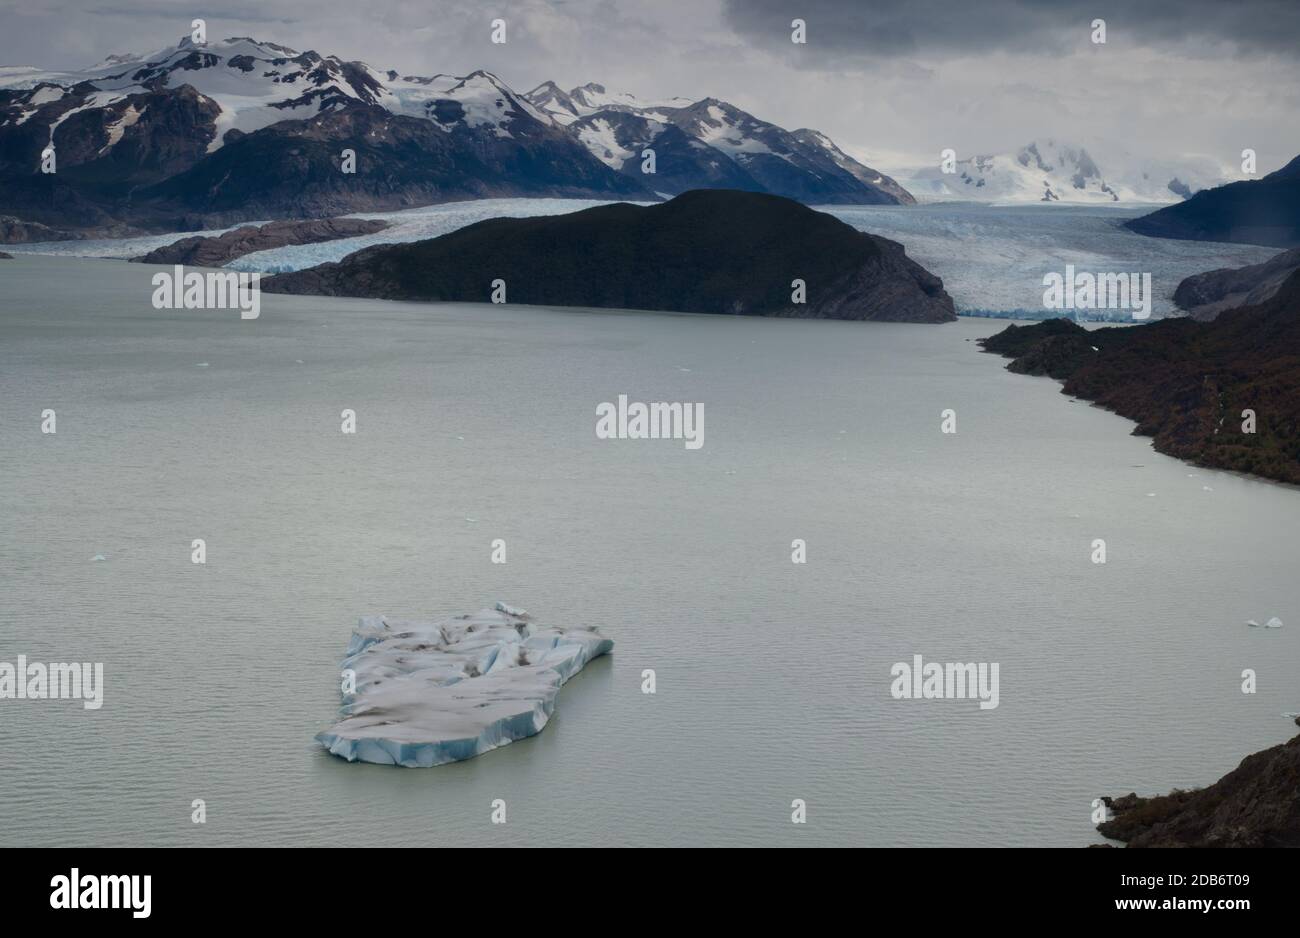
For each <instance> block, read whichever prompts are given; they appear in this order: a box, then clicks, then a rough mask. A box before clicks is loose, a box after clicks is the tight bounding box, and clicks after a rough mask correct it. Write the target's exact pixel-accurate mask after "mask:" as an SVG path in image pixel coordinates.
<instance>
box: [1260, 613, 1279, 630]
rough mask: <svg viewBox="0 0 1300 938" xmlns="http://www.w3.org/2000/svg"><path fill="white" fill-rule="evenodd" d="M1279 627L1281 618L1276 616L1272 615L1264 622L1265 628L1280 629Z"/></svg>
mask: <svg viewBox="0 0 1300 938" xmlns="http://www.w3.org/2000/svg"><path fill="white" fill-rule="evenodd" d="M1281 627H1282V620H1281V619H1279V618H1278V617H1277V616H1274V617H1273V618H1271V619H1269V620H1268V621H1267V622H1265V623H1264V628H1266V629H1280V628H1281Z"/></svg>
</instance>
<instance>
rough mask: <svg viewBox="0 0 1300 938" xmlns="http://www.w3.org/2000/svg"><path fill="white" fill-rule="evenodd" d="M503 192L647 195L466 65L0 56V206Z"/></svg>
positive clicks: (124, 209)
mask: <svg viewBox="0 0 1300 938" xmlns="http://www.w3.org/2000/svg"><path fill="white" fill-rule="evenodd" d="M50 144H54V148H55V153H56V156H57V167H58V168H57V173H55V174H52V175H49V176H46V175H42V174H40V172H39V167H40V164H41V154H42V151H44V150H45V149H46V147H47V146H49V145H50ZM345 148H346V149H350V150H352V151H354V152H355V154H356V172H355V174H352V175H348V174H344V173H342V172H340V166H341V163H340V159H341V158H340V154H341V152H342V151H343V150H344V149H345ZM520 195H535V196H556V197H587V198H621V197H632V198H638V199H647V200H652V199H653V198H654V195H653V193H652V192H651V190H650V189H649V188H647V187H646V186H644V185H642V184H641V183H640V181H639V180H636V179H633V178H631V177H629V176H626V175H623V174H619V173H615V172H613V171H612V170H610V169H609V168H608V167H607V166H606V165H604V164H603V163H601V162H600V161H599V160H597V159H595V158H594V157H593V156H592V155H591V154H590V152H589V151H588V150H587V148H586V147H583V146H581V145H580V144H578V143H577V141H575V140H574V139H573V138H572V137H571V136H570V135H569V133H568V132H567V131H566V130H565V129H564V128H563V127H562V126H560V125H559V124H558V123H556V122H555V121H554V120H552V118H551V117H550V116H549V115H547V114H546V113H544V112H542V111H540V110H539V109H537V108H536V107H534V106H533V105H532V104H531V103H530V102H528V101H527V100H525V99H524V98H523V97H522V96H520V95H518V94H516V93H515V92H514V91H513V90H511V89H510V88H509V87H508V86H507V85H506V84H505V83H504V82H502V81H501V80H500V79H498V78H497V77H496V76H494V75H492V74H490V73H488V72H483V71H478V72H474V73H472V74H470V75H467V76H463V77H460V76H449V75H434V76H433V77H428V78H426V77H419V76H403V75H400V74H398V73H397V72H394V71H379V70H377V69H375V68H372V67H371V66H369V65H366V64H365V63H362V62H349V61H344V60H342V59H340V58H338V57H337V56H332V55H331V56H322V55H320V54H318V53H316V52H310V51H309V52H301V53H300V52H297V51H295V50H293V49H290V48H288V47H286V46H282V45H278V44H276V43H269V42H259V41H256V40H253V39H248V38H236V39H227V40H222V41H213V42H209V43H206V44H204V45H195V44H194V43H192V42H190V41H189V40H188V39H185V40H182V41H181V42H180V43H179V44H178V45H177V46H175V47H171V48H168V49H162V50H159V51H158V52H155V53H152V54H149V55H141V56H116V57H110V58H109V59H106V60H105V61H103V62H101V63H100V64H99V65H96V66H94V67H92V68H91V69H88V70H85V71H75V72H51V71H42V70H38V69H31V68H17V69H15V68H6V69H0V214H6V213H7V214H15V215H20V216H22V217H25V218H27V219H28V220H31V221H47V222H48V223H50V224H55V225H62V226H67V225H72V226H99V225H108V224H113V223H119V222H122V221H129V222H130V223H131V224H138V225H145V226H149V227H157V226H174V225H180V226H187V225H193V224H196V223H202V224H206V223H208V222H211V223H216V224H222V223H228V222H232V221H238V220H244V219H247V218H253V217H256V218H268V217H283V216H292V215H317V214H323V213H327V212H332V213H337V212H340V211H357V210H362V209H385V208H402V207H410V206H412V205H420V204H428V203H431V202H440V201H447V200H449V199H466V198H478V197H485V196H520ZM204 219H206V222H204V221H203V220H204Z"/></svg>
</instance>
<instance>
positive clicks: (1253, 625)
mask: <svg viewBox="0 0 1300 938" xmlns="http://www.w3.org/2000/svg"><path fill="white" fill-rule="evenodd" d="M1246 624H1247V625H1249V626H1250V627H1251V628H1252V629H1257V628H1259V623H1258V622H1256V621H1255V620H1254V619H1247V620H1246Z"/></svg>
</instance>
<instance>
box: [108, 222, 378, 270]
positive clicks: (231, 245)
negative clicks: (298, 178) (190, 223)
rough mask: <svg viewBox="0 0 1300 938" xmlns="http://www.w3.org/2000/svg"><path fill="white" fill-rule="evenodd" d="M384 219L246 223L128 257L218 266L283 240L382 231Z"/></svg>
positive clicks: (330, 238) (279, 244)
mask: <svg viewBox="0 0 1300 938" xmlns="http://www.w3.org/2000/svg"><path fill="white" fill-rule="evenodd" d="M388 225H389V223H388V222H386V221H380V220H378V219H372V218H320V219H313V220H310V221H274V222H269V223H268V224H265V225H261V226H257V225H247V226H245V227H243V228H236V229H235V230H234V231H227V232H225V233H224V234H221V235H217V236H215V237H201V236H199V237H193V238H182V239H181V240H179V241H176V242H174V243H172V244H168V245H165V246H163V247H160V248H155V249H154V250H152V251H150V252H149V253H148V254H145V255H143V256H141V257H133V258H131V260H133V261H137V262H139V263H141V264H190V265H192V266H195V267H221V266H224V265H225V264H228V263H229V262H230V261H233V260H234V259H235V258H237V257H243V256H244V255H245V254H252V253H253V252H255V251H267V250H270V249H271V248H278V247H283V246H285V245H286V244H316V243H318V242H321V241H335V240H337V239H339V238H355V237H357V236H359V235H367V234H374V233H375V232H377V231H383V230H384V229H385V228H387V227H388Z"/></svg>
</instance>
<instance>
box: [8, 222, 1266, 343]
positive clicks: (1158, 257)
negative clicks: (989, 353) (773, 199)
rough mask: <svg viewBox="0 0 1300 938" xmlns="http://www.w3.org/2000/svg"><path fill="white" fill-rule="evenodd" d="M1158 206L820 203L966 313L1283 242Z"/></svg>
mask: <svg viewBox="0 0 1300 938" xmlns="http://www.w3.org/2000/svg"><path fill="white" fill-rule="evenodd" d="M607 204H609V203H608V202H606V201H600V200H586V199H558V198H540V199H533V198H501V199H479V200H474V201H465V202H444V203H440V204H437V205H426V206H420V207H418V208H410V209H403V210H400V211H395V212H358V213H355V214H353V215H349V216H346V217H349V218H378V219H384V220H386V221H388V222H389V223H390V224H391V227H389V228H387V229H385V230H383V231H379V232H376V233H375V234H370V235H361V236H358V237H355V238H342V239H339V240H337V241H322V242H318V243H316V244H297V245H286V246H284V247H279V248H270V249H268V250H265V251H258V252H255V253H252V254H245V255H244V256H243V257H240V258H237V259H235V260H234V261H231V262H230V263H229V264H227V265H226V268H225V269H227V270H234V271H239V272H247V273H253V272H261V273H267V274H275V273H284V272H287V271H294V270H302V269H303V268H305V267H312V266H315V265H316V264H323V263H326V262H328V261H338V260H341V259H342V258H343V257H345V256H346V255H348V254H351V253H352V252H353V251H358V250H360V249H362V248H365V247H370V246H371V245H374V244H397V243H403V242H410V241H420V240H423V239H425V238H436V237H438V236H439V235H443V234H448V233H449V232H452V231H456V230H457V229H459V228H463V227H465V226H466V225H472V224H474V223H475V222H479V221H483V220H485V219H488V218H503V217H508V218H527V217H533V216H537V215H561V214H565V213H568V212H576V211H579V210H581V209H584V208H592V207H594V206H597V205H607ZM634 204H639V205H645V204H648V203H644V202H639V203H634ZM1157 207H1158V206H1155V205H1147V206H1135V205H1131V204H1121V205H1061V204H1053V205H1036V204H1029V205H1016V204H1008V205H998V204H989V203H977V202H930V203H924V204H921V205H905V206H899V205H820V206H816V208H817V209H818V210H819V211H823V212H829V213H830V214H831V215H834V216H835V217H836V218H838V219H840V220H841V221H843V222H846V223H848V224H850V225H852V226H853V227H855V228H857V229H859V230H861V231H868V232H870V233H871V234H876V235H881V236H882V237H886V238H891V239H893V240H895V241H899V242H901V243H902V244H903V245H905V246H906V248H907V255H908V257H910V258H912V259H913V260H915V261H916V262H917V263H919V264H921V265H923V266H924V267H925V268H926V269H928V270H931V271H933V272H934V273H935V274H937V275H938V276H940V277H942V278H943V282H944V288H945V289H946V290H947V291H948V293H949V294H950V295H951V296H952V298H953V302H954V303H955V304H956V306H957V312H958V313H959V314H961V315H965V316H972V315H974V316H988V315H993V316H1001V317H1006V318H1023V319H1034V318H1043V317H1044V316H1045V315H1047V314H1046V313H1045V312H1044V309H1043V275H1044V274H1046V273H1050V272H1057V273H1059V272H1061V271H1064V270H1065V265H1066V264H1073V265H1074V266H1075V269H1076V270H1078V271H1089V272H1091V273H1094V274H1100V273H1105V272H1110V271H1114V272H1127V271H1139V272H1149V273H1150V274H1151V278H1152V283H1153V286H1154V288H1155V295H1154V297H1153V301H1152V316H1153V318H1159V317H1162V316H1169V315H1178V310H1177V307H1175V306H1174V302H1173V292H1174V289H1175V288H1176V287H1177V286H1178V284H1179V282H1180V281H1181V280H1182V279H1183V278H1184V277H1187V276H1190V275H1191V274H1197V273H1201V272H1203V271H1206V270H1215V269H1218V268H1222V267H1241V266H1244V265H1246V264H1259V263H1262V262H1263V261H1266V260H1268V259H1269V258H1270V257H1272V256H1274V255H1275V254H1277V253H1278V249H1277V248H1268V247H1259V246H1256V245H1251V244H1222V243H1218V242H1213V241H1175V240H1171V239H1167V238H1149V237H1146V236H1145V235H1140V234H1137V233H1136V232H1133V231H1130V230H1128V229H1127V228H1125V227H1124V226H1123V224H1122V222H1124V221H1125V220H1126V219H1129V218H1134V217H1136V216H1138V215H1141V214H1144V213H1145V212H1147V211H1150V210H1152V209H1155V208H1157ZM248 224H259V222H249V223H248ZM228 230H230V229H221V230H214V231H206V232H183V233H176V234H170V235H149V236H145V237H137V238H125V239H118V240H107V239H104V240H84V241H53V242H30V243H24V244H11V245H6V246H5V250H6V251H8V252H9V253H11V254H14V255H15V256H17V255H20V254H51V255H62V256H74V257H113V258H125V257H137V256H139V255H141V254H146V253H148V252H149V251H151V250H153V249H154V248H156V247H160V246H162V245H164V244H171V243H173V242H174V241H176V240H178V239H180V238H182V237H188V236H189V235H191V234H204V235H215V234H220V233H222V231H228ZM1051 315H1058V314H1056V313H1051Z"/></svg>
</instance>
